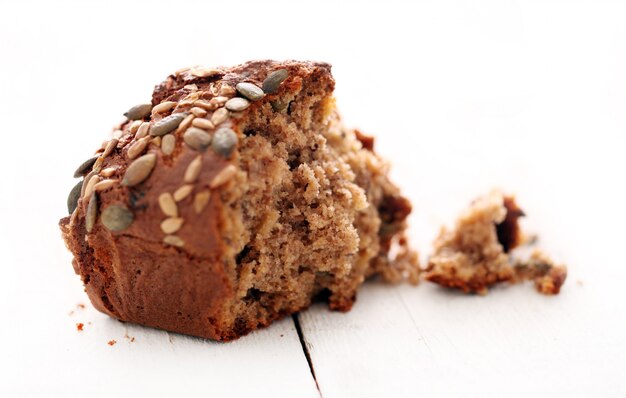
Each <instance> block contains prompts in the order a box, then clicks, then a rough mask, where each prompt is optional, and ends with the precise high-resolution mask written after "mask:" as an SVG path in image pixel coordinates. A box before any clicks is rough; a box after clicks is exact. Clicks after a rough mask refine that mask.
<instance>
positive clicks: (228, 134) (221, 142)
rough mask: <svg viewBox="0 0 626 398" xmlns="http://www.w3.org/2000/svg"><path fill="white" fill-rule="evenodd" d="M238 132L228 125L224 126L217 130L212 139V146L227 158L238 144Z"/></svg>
mask: <svg viewBox="0 0 626 398" xmlns="http://www.w3.org/2000/svg"><path fill="white" fill-rule="evenodd" d="M237 141H238V140H237V134H235V132H234V131H233V130H231V129H229V128H228V127H222V128H220V129H218V130H217V131H216V132H215V135H213V140H212V141H211V148H213V150H214V151H215V152H217V153H219V154H220V155H222V156H224V157H225V158H229V157H230V155H231V154H232V153H233V150H234V149H235V146H236V145H237Z"/></svg>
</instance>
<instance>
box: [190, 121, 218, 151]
mask: <svg viewBox="0 0 626 398" xmlns="http://www.w3.org/2000/svg"><path fill="white" fill-rule="evenodd" d="M183 140H184V141H185V144H187V145H189V147H191V148H192V149H195V150H196V151H204V150H206V149H207V148H208V147H209V145H210V144H211V136H210V135H209V134H208V133H207V132H206V131H204V130H202V129H199V128H197V127H190V128H188V129H187V131H185V134H184V135H183Z"/></svg>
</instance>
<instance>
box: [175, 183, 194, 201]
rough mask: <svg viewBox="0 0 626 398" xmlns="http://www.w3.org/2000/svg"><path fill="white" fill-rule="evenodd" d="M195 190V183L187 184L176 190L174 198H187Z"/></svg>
mask: <svg viewBox="0 0 626 398" xmlns="http://www.w3.org/2000/svg"><path fill="white" fill-rule="evenodd" d="M191 191H193V185H190V184H185V185H183V186H181V187H180V188H178V189H177V190H176V191H175V192H174V200H175V201H176V202H180V201H181V200H183V199H185V198H186V197H187V196H189V194H190V193H191Z"/></svg>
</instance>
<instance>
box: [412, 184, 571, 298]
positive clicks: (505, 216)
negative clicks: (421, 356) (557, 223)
mask: <svg viewBox="0 0 626 398" xmlns="http://www.w3.org/2000/svg"><path fill="white" fill-rule="evenodd" d="M524 215H525V214H524V212H523V211H522V210H521V209H520V208H519V206H518V205H517V203H516V201H515V198H514V197H512V196H506V195H504V194H502V192H500V191H497V190H494V191H492V192H490V193H489V194H487V195H484V196H482V197H480V198H477V199H476V200H474V201H473V202H472V203H471V205H470V206H469V208H468V209H467V210H465V211H464V212H463V213H462V214H461V216H460V217H459V219H458V220H457V222H456V225H455V228H454V229H451V230H449V229H446V228H442V230H441V232H440V234H439V237H438V238H437V239H436V241H435V250H434V254H433V255H432V256H431V257H430V259H429V261H428V267H427V269H426V271H425V273H424V278H425V279H426V280H428V281H430V282H434V283H437V284H440V285H442V286H445V287H448V288H454V289H459V290H462V291H463V292H465V293H479V294H486V293H487V291H488V288H489V287H491V286H493V285H495V284H497V283H499V282H508V283H518V282H522V281H525V280H533V281H534V282H535V287H536V288H537V290H538V291H539V292H541V293H544V294H558V293H559V291H560V289H561V286H562V285H563V283H564V282H565V279H566V277H567V268H566V267H565V266H562V265H557V264H555V263H554V262H553V261H552V260H551V259H550V258H549V257H548V256H547V255H545V254H544V253H542V252H540V251H538V250H535V251H534V252H533V253H532V254H531V255H530V257H529V258H528V259H522V258H521V257H520V256H513V253H512V252H511V251H512V250H513V249H515V248H516V247H518V246H519V245H520V244H522V243H524V238H523V235H522V232H521V229H520V226H519V223H518V220H519V218H520V217H522V216H524Z"/></svg>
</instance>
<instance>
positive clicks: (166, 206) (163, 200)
mask: <svg viewBox="0 0 626 398" xmlns="http://www.w3.org/2000/svg"><path fill="white" fill-rule="evenodd" d="M159 207H160V208H161V211H162V212H163V214H165V215H166V216H170V217H178V207H177V206H176V202H175V201H174V198H173V197H172V194H171V193H169V192H163V193H162V194H161V195H159Z"/></svg>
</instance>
